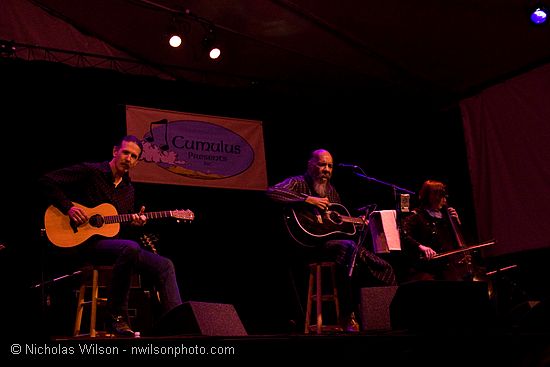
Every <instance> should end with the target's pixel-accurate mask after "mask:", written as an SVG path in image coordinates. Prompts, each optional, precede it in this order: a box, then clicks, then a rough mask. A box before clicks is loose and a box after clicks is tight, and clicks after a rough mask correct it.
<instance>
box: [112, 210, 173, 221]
mask: <svg viewBox="0 0 550 367" xmlns="http://www.w3.org/2000/svg"><path fill="white" fill-rule="evenodd" d="M142 215H145V217H146V218H147V219H160V218H170V217H172V216H173V215H172V211H171V210H164V211H161V212H148V213H143V214H142ZM103 219H104V220H105V223H106V224H112V223H124V222H131V221H132V214H118V215H107V216H104V217H103Z"/></svg>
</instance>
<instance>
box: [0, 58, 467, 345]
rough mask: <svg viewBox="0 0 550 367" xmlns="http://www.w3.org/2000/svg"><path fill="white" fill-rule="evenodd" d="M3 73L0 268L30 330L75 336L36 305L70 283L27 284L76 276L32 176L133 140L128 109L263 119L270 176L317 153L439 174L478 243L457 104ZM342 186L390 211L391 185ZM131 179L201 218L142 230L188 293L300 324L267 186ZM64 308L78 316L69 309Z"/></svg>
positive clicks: (78, 74)
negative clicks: (47, 237) (43, 232)
mask: <svg viewBox="0 0 550 367" xmlns="http://www.w3.org/2000/svg"><path fill="white" fill-rule="evenodd" d="M0 80H1V87H2V92H3V95H4V98H3V99H2V103H1V110H0V111H1V113H2V114H1V119H2V128H3V130H4V131H3V133H2V137H3V139H2V144H1V149H2V162H3V172H4V173H3V175H2V176H3V179H2V188H3V190H2V193H3V199H4V200H3V204H4V205H3V210H2V211H1V213H2V214H1V216H2V217H1V218H0V219H1V223H2V230H1V231H0V240H1V241H3V242H4V243H5V245H6V249H5V250H1V251H0V261H1V264H0V265H1V266H0V268H1V271H2V274H1V275H2V276H1V278H2V283H3V287H4V290H5V292H9V294H11V295H12V296H10V297H6V298H5V299H6V300H7V301H5V302H3V303H4V305H3V307H4V308H6V310H5V311H4V312H2V314H3V316H6V317H9V318H12V317H16V316H17V315H20V316H21V315H25V317H24V318H23V319H26V320H28V319H29V318H30V319H31V321H34V322H33V323H32V325H33V328H42V329H40V330H37V332H36V335H41V333H40V331H43V332H44V333H45V334H48V333H50V334H51V333H52V332H59V333H61V332H63V331H64V330H67V329H66V327H65V328H63V326H60V324H62V323H60V322H58V321H56V322H53V321H52V318H51V317H48V316H47V315H48V312H52V311H50V308H51V304H47V302H46V303H43V302H42V301H44V300H48V297H45V296H47V295H48V294H45V293H55V292H56V291H57V290H56V289H58V288H63V287H65V285H64V284H66V283H63V282H61V283H58V284H56V285H54V286H53V287H51V288H50V287H48V289H47V292H41V291H40V289H31V288H30V287H31V286H32V285H33V284H36V283H39V282H41V281H43V280H47V279H51V278H53V277H55V276H59V275H62V274H65V273H66V272H69V271H72V270H74V269H72V267H71V265H72V264H71V263H70V262H68V261H66V258H67V256H66V255H67V252H69V251H60V250H59V249H57V248H54V247H52V246H51V245H49V244H47V243H46V242H45V241H44V240H42V239H41V237H40V229H41V228H42V216H43V213H44V209H45V207H46V205H45V203H43V202H42V201H41V199H40V197H38V195H37V192H36V180H37V179H38V177H39V176H40V175H41V174H42V173H44V172H46V171H48V170H51V169H54V168H58V167H61V166H65V165H68V164H72V163H76V162H80V161H96V160H108V159H110V157H111V149H112V146H113V144H114V143H115V141H116V139H117V138H119V137H120V136H122V135H123V134H125V128H126V126H125V117H124V106H125V105H126V104H131V105H137V106H145V107H152V108H161V109H169V110H175V111H184V112H192V113H201V114H209V115H220V116H229V117H236V118H249V119H256V120H261V121H263V123H264V136H265V148H266V161H267V170H268V172H267V173H268V181H269V183H270V184H274V183H276V182H278V181H280V180H282V179H283V178H285V177H286V176H288V175H294V174H299V173H302V172H303V171H304V170H305V167H306V161H307V159H308V154H309V152H310V151H311V150H313V149H316V148H321V147H323V148H326V149H328V150H330V151H331V152H332V153H333V155H334V159H335V161H336V163H339V162H345V163H352V164H356V165H358V166H360V167H362V168H363V169H364V171H365V172H366V173H367V175H369V176H372V177H375V178H377V179H380V180H383V181H386V182H390V183H394V184H396V185H398V186H402V187H405V188H408V189H410V190H413V191H417V190H418V188H419V186H420V184H421V183H422V182H423V181H424V180H426V179H428V178H431V179H439V180H442V181H444V182H447V183H448V185H449V191H450V203H451V205H453V206H454V207H456V208H457V210H458V211H459V213H460V214H461V217H462V222H463V226H464V231H465V235H466V238H468V240H469V241H470V242H476V241H477V238H476V235H475V233H476V228H475V213H474V211H473V205H472V198H471V186H470V178H469V176H468V168H467V163H466V153H465V147H464V139H463V132H462V125H461V118H460V113H459V110H458V107H457V108H450V109H447V110H445V111H441V110H433V109H432V108H431V107H426V106H430V105H431V104H430V101H404V100H399V99H396V98H392V96H386V95H383V94H382V93H381V94H380V95H376V96H373V95H361V94H360V93H357V92H354V93H351V92H350V94H349V95H338V96H302V97H299V98H297V97H296V96H292V97H290V96H285V95H283V94H281V95H277V94H275V93H267V92H265V91H263V90H262V88H261V86H255V87H251V88H250V89H246V90H229V89H220V88H214V87H207V86H203V85H196V84H189V83H185V82H175V81H161V80H158V79H153V78H148V77H136V76H129V75H123V74H120V73H116V72H113V71H108V70H94V69H75V68H71V67H67V66H64V65H61V64H53V63H46V62H24V61H21V60H13V59H0ZM334 184H335V185H336V186H337V187H338V188H339V191H340V192H341V194H342V196H343V199H344V202H345V203H346V206H347V207H348V208H349V209H350V210H351V211H352V213H353V212H354V209H355V208H358V207H361V206H364V205H366V204H372V203H375V204H377V205H378V208H379V209H393V208H395V205H396V204H395V201H394V196H393V191H392V189H391V188H390V187H387V186H384V185H380V184H378V183H374V182H369V181H366V180H364V179H361V178H359V177H357V176H355V175H353V174H352V172H351V171H350V170H349V169H345V168H336V169H335V171H334ZM136 186H137V191H138V196H139V200H140V202H141V203H142V204H144V205H145V206H146V208H147V210H148V211H154V210H169V209H175V208H178V209H191V210H193V211H194V213H195V215H196V219H195V221H194V222H193V223H175V222H169V221H168V222H166V223H150V224H149V225H148V226H149V230H150V231H151V232H154V233H156V234H157V235H158V237H159V243H158V244H157V248H158V250H159V252H160V253H162V254H163V255H166V256H168V257H170V258H171V259H173V261H174V263H175V265H176V268H177V272H178V277H179V282H180V286H181V290H182V293H183V296H184V298H185V299H186V300H192V301H204V302H215V303H230V304H233V305H234V306H235V308H236V310H237V312H238V313H239V315H240V317H241V319H242V321H243V324H244V326H245V328H246V329H247V331H248V333H249V334H255V333H279V332H289V331H293V330H298V331H300V330H301V324H300V322H301V319H300V318H301V317H302V314H301V306H300V304H299V302H298V299H303V298H304V296H305V294H304V293H303V292H302V286H303V284H304V283H305V281H306V279H305V278H304V277H302V276H301V275H303V274H300V272H296V271H295V270H296V264H295V261H294V260H293V258H292V256H291V255H292V254H293V253H294V250H295V248H294V245H293V244H292V243H291V241H290V240H289V238H288V236H287V234H286V232H285V230H284V227H283V225H282V217H281V215H280V213H279V212H278V211H277V210H276V207H275V206H274V205H273V204H272V203H270V202H269V201H268V200H267V199H266V198H265V196H264V193H263V192H259V191H246V190H243V191H239V190H224V189H211V188H200V187H185V186H168V185H153V184H137V185H136ZM413 202H414V201H413ZM296 274H299V275H298V276H295V275H296ZM4 294H6V293H4ZM297 298H298V299H297ZM51 302H52V301H51V299H50V303H51ZM53 304H54V305H55V301H54V303H53ZM28 309H30V310H31V311H32V312H27V311H28ZM59 314H62V315H63V317H65V318H66V320H65V322H66V323H70V322H72V317H73V316H72V315H73V310H72V309H70V310H66V312H64V313H63V312H58V313H56V315H57V317H61V316H60V315H59ZM30 315H32V316H30ZM44 315H46V317H44ZM37 325H39V326H37ZM52 325H55V328H54V331H52ZM296 325H298V326H297V329H296ZM69 329H70V325H69ZM60 330H61V331H60Z"/></svg>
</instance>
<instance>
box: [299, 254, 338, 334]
mask: <svg viewBox="0 0 550 367" xmlns="http://www.w3.org/2000/svg"><path fill="white" fill-rule="evenodd" d="M323 270H324V271H325V272H324V274H325V276H330V282H331V284H330V287H329V288H330V291H331V293H327V294H323V286H322V278H323ZM327 270H328V272H329V273H328V274H327ZM313 302H315V313H316V315H315V316H316V324H315V325H311V324H310V322H311V316H312V314H311V308H312V306H313ZM323 302H334V310H335V311H336V315H335V316H336V323H338V321H339V320H340V303H339V301H338V291H337V288H336V263H335V262H319V263H312V264H309V288H308V292H307V310H306V322H305V330H304V332H305V333H306V334H309V332H310V331H316V332H317V334H321V333H322V332H323V331H342V327H341V326H340V325H338V324H333V325H324V324H323V307H322V306H323Z"/></svg>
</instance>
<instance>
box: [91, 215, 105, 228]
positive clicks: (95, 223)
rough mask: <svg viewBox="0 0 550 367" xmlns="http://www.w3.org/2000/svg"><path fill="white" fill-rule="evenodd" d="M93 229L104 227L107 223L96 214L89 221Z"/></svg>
mask: <svg viewBox="0 0 550 367" xmlns="http://www.w3.org/2000/svg"><path fill="white" fill-rule="evenodd" d="M88 223H90V225H91V226H92V227H96V228H99V227H102V226H103V224H105V221H104V220H103V217H102V216H101V215H99V214H94V215H92V216H91V217H90V220H89V221H88Z"/></svg>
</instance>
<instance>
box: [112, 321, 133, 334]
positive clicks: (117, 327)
mask: <svg viewBox="0 0 550 367" xmlns="http://www.w3.org/2000/svg"><path fill="white" fill-rule="evenodd" d="M111 332H112V333H113V334H115V335H116V336H128V337H133V336H134V334H135V333H134V331H133V330H132V329H131V328H130V325H129V324H128V322H127V321H126V318H125V317H124V316H113V321H112V323H111Z"/></svg>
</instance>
